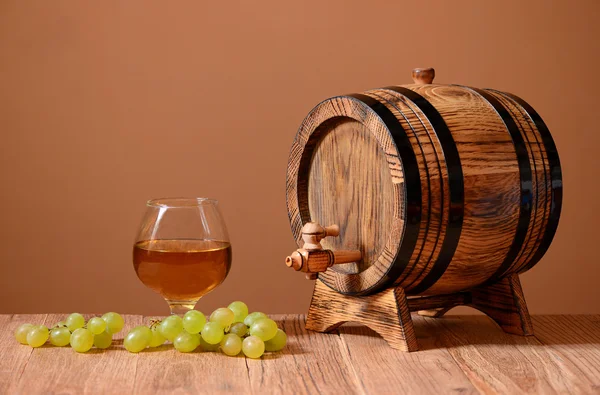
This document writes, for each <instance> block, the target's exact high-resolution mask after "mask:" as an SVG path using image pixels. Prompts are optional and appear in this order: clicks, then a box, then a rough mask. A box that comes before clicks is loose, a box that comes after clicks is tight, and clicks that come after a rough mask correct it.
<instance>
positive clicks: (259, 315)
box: [244, 311, 269, 328]
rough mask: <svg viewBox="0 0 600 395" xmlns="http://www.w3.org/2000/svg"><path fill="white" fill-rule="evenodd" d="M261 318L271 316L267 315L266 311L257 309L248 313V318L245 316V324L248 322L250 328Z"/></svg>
mask: <svg viewBox="0 0 600 395" xmlns="http://www.w3.org/2000/svg"><path fill="white" fill-rule="evenodd" d="M259 318H269V317H267V315H266V314H265V313H261V312H260V311H255V312H254V313H250V314H248V316H247V317H246V318H244V324H246V326H247V327H248V328H250V327H251V326H252V324H254V321H256V320H257V319H259Z"/></svg>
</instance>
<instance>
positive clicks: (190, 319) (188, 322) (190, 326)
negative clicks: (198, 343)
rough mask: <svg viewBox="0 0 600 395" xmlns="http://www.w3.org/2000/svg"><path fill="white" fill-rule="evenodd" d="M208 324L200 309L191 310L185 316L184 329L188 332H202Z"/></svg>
mask: <svg viewBox="0 0 600 395" xmlns="http://www.w3.org/2000/svg"><path fill="white" fill-rule="evenodd" d="M204 324H206V317H205V316H204V314H202V313H201V312H199V311H198V310H190V311H188V312H187V313H185V315H184V316H183V329H185V330H186V331H187V332H188V333H193V334H196V333H200V331H201V330H202V327H204Z"/></svg>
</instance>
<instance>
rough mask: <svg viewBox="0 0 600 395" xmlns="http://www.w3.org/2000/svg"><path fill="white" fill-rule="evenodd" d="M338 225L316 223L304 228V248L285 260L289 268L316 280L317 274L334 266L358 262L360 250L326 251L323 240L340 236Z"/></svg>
mask: <svg viewBox="0 0 600 395" xmlns="http://www.w3.org/2000/svg"><path fill="white" fill-rule="evenodd" d="M339 234H340V227H339V226H337V225H330V226H325V227H324V226H321V225H319V224H318V223H316V222H308V223H306V224H305V225H304V226H303V227H302V240H304V246H303V247H302V248H299V249H297V250H296V251H294V252H293V253H292V254H291V255H290V256H288V257H287V258H285V264H286V266H287V267H291V268H292V269H294V270H296V271H301V272H304V273H306V278H307V279H309V280H314V279H315V278H316V275H317V273H322V272H324V271H325V270H327V269H328V268H330V267H331V266H333V265H336V264H341V263H350V262H358V261H360V260H361V259H362V254H361V252H360V251H358V250H339V251H332V250H326V249H324V248H323V246H322V245H321V240H323V239H324V238H325V237H328V236H338V235H339Z"/></svg>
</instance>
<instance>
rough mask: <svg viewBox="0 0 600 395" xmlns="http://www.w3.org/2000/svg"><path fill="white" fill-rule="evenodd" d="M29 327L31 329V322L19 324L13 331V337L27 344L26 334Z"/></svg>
mask: <svg viewBox="0 0 600 395" xmlns="http://www.w3.org/2000/svg"><path fill="white" fill-rule="evenodd" d="M31 329H33V325H31V324H23V325H21V326H20V327H18V328H17V330H16V331H15V339H17V341H18V342H19V343H21V344H28V343H27V334H28V333H29V331H30V330H31Z"/></svg>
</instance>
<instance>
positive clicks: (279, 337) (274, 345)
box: [265, 329, 287, 351]
mask: <svg viewBox="0 0 600 395" xmlns="http://www.w3.org/2000/svg"><path fill="white" fill-rule="evenodd" d="M286 343H287V335H286V334H285V332H284V331H282V330H281V329H277V334H276V335H275V337H273V338H272V339H270V340H267V341H266V342H265V351H280V350H283V348H284V347H285V344H286Z"/></svg>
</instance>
